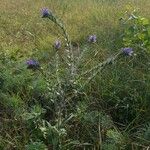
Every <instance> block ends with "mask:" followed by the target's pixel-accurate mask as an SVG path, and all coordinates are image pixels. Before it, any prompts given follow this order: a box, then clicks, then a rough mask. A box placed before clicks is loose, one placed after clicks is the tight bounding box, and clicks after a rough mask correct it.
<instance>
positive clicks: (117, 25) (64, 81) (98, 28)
mask: <svg viewBox="0 0 150 150" xmlns="http://www.w3.org/2000/svg"><path fill="white" fill-rule="evenodd" d="M0 6H1V9H0V14H1V16H0V29H1V31H0V32H1V37H0V40H1V47H0V48H1V52H0V56H1V57H0V107H1V110H0V122H1V124H0V133H1V134H0V149H4V150H5V149H6V150H7V149H8V150H10V149H18V150H22V149H28V150H33V149H39V150H42V149H43V150H45V149H54V150H55V149H56V150H57V149H64V150H65V149H91V150H92V149H93V150H98V149H104V150H109V149H110V150H111V149H116V150H117V149H118V150H119V149H127V150H130V149H132V150H137V149H144V150H146V149H149V145H150V125H149V122H150V117H149V113H150V109H149V104H150V103H149V98H150V95H149V90H150V76H149V63H150V62H149V53H147V52H145V51H144V50H143V49H142V50H141V48H137V47H136V49H135V53H136V54H137V55H135V56H133V57H126V58H122V57H120V58H119V59H118V61H115V62H114V63H113V64H112V65H108V66H107V68H106V69H105V70H101V71H100V72H98V73H97V72H94V73H96V74H95V75H94V73H93V72H92V73H93V75H94V76H92V78H91V79H92V80H90V82H87V81H88V80H87V79H88V77H89V76H90V75H89V74H87V75H85V77H84V78H81V79H80V80H79V81H80V82H78V83H77V84H76V85H72V84H70V82H69V80H68V78H67V77H68V76H66V74H65V73H64V72H65V71H64V69H63V68H64V67H65V65H64V64H63V62H64V51H63V50H64V48H65V44H63V45H62V48H61V49H60V50H59V51H58V52H57V53H55V50H54V47H53V44H54V41H55V40H56V39H58V38H59V40H61V41H62V43H65V41H64V39H63V38H62V32H61V30H60V29H58V28H57V27H56V25H55V24H54V23H52V22H50V21H48V20H43V19H42V18H41V12H40V10H41V9H42V8H43V7H47V8H50V9H51V10H52V12H53V13H56V14H57V15H58V16H59V18H60V19H61V20H62V21H63V22H64V23H65V25H66V28H67V30H68V33H69V35H70V37H71V41H72V45H73V52H74V53H75V55H76V57H77V59H76V61H75V63H76V64H77V66H78V70H77V72H78V73H79V74H80V73H83V72H85V71H86V70H90V68H92V67H94V66H96V65H97V64H99V63H100V62H102V61H104V60H106V58H107V57H110V56H112V55H114V54H115V53H117V52H118V50H119V49H120V48H121V47H122V46H124V45H123V42H122V33H123V32H124V29H123V25H122V23H121V21H120V18H121V17H123V16H124V14H125V13H126V14H128V13H129V14H130V13H131V12H132V11H133V10H136V11H137V14H139V15H140V16H143V17H146V18H148V19H150V17H149V16H150V11H149V7H150V2H149V0H126V1H123V0H82V1H81V0H57V1H56V0H45V1H39V0H36V1H35V0H34V1H21V0H5V1H1V2H0ZM126 11H127V12H126ZM91 34H96V35H97V42H96V43H95V44H89V43H88V42H87V37H88V36H89V35H91ZM146 50H147V51H148V50H149V48H147V49H146ZM79 54H81V55H79ZM55 56H56V57H55ZM58 56H59V58H58ZM80 57H81V58H80ZM27 58H36V59H38V60H39V61H40V64H41V67H42V68H43V69H44V70H46V75H45V76H44V77H43V73H44V72H42V74H40V73H39V72H36V71H33V72H32V71H30V70H27V69H26V67H25V64H24V62H25V60H26V59H27ZM57 58H58V60H57ZM57 61H59V62H60V64H58V62H57ZM58 67H60V68H59V70H58ZM56 68H57V69H56ZM55 69H56V70H55ZM57 71H58V72H57ZM90 73H91V72H90ZM45 77H46V78H47V77H48V80H49V82H47V80H45ZM57 77H58V79H60V81H59V83H61V87H60V86H59V87H60V88H58V86H57V84H56V82H55V79H56V78H57ZM57 81H58V80H57ZM85 83H88V84H85ZM83 85H84V88H83ZM47 86H48V87H50V89H51V91H50V90H49V89H48V88H47ZM72 89H73V90H74V91H72ZM79 89H80V90H79ZM61 90H63V94H62V93H61V94H62V95H63V96H62V95H61V96H60V93H58V92H60V91H61ZM53 100H54V101H56V103H54V102H53ZM62 100H64V101H63V103H62ZM59 106H61V107H59ZM60 108H61V109H60Z"/></svg>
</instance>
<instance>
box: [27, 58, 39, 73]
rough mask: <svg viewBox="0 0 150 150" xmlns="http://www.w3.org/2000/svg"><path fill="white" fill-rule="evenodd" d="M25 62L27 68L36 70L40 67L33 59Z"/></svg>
mask: <svg viewBox="0 0 150 150" xmlns="http://www.w3.org/2000/svg"><path fill="white" fill-rule="evenodd" d="M26 64H27V69H32V70H36V69H38V68H40V65H39V63H38V62H37V61H36V60H34V59H30V60H27V61H26Z"/></svg>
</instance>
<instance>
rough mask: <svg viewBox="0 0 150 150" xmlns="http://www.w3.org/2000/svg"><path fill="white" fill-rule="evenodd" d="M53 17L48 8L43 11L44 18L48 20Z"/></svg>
mask: <svg viewBox="0 0 150 150" xmlns="http://www.w3.org/2000/svg"><path fill="white" fill-rule="evenodd" d="M50 15H51V12H50V11H49V9H47V8H43V9H42V18H47V17H49V16H50Z"/></svg>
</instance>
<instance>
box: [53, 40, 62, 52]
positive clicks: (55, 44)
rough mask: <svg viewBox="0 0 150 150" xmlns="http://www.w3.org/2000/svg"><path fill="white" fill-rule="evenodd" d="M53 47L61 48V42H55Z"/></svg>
mask: <svg viewBox="0 0 150 150" xmlns="http://www.w3.org/2000/svg"><path fill="white" fill-rule="evenodd" d="M54 47H55V49H57V50H58V49H60V48H61V42H60V41H59V40H56V41H55V43H54Z"/></svg>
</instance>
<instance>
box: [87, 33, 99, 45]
mask: <svg viewBox="0 0 150 150" xmlns="http://www.w3.org/2000/svg"><path fill="white" fill-rule="evenodd" d="M88 41H89V42H90V43H96V41H97V37H96V35H90V36H89V38H88Z"/></svg>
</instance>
